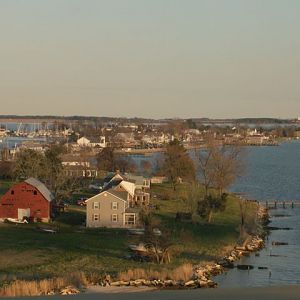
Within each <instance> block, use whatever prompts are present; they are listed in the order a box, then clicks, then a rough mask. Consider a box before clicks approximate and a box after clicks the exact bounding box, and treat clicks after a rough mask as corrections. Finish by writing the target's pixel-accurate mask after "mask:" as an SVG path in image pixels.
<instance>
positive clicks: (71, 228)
mask: <svg viewBox="0 0 300 300" xmlns="http://www.w3.org/2000/svg"><path fill="white" fill-rule="evenodd" d="M8 186H9V183H8V182H3V183H2V184H1V186H0V188H1V192H2V193H3V191H4V190H5V188H8ZM4 187H5V188H4ZM187 188H188V187H187V186H184V185H182V186H181V187H180V188H179V190H178V191H176V192H173V191H172V189H171V188H170V186H168V185H156V186H154V187H153V189H152V193H153V194H154V195H155V198H154V200H153V204H155V205H157V207H158V209H156V210H155V211H154V214H155V218H156V219H157V220H159V222H160V223H161V224H164V226H167V227H168V228H170V229H171V230H172V232H173V234H172V236H173V238H174V242H176V246H175V247H174V249H173V259H172V261H171V264H170V265H167V266H158V265H156V264H154V263H145V262H144V263H141V262H136V261H133V260H129V259H127V258H126V255H127V254H128V245H129V244H130V243H136V242H138V241H137V240H136V239H137V238H136V237H135V238H133V237H131V236H129V235H128V234H127V232H126V231H125V230H116V229H93V230H91V229H89V230H88V229H86V228H85V227H84V226H83V225H82V224H83V222H84V220H85V208H81V207H79V206H74V205H71V206H70V207H69V208H68V211H66V212H65V213H63V214H61V215H60V216H59V217H58V218H57V219H56V220H55V221H54V222H53V223H51V224H49V225H47V226H53V227H55V228H59V231H58V233H56V234H47V233H43V232H40V231H38V230H37V226H38V225H37V224H19V225H13V224H6V223H2V224H0V282H1V278H6V279H7V278H11V279H14V278H22V279H35V278H47V277H55V276H62V275H65V274H66V275H67V274H70V273H72V272H77V271H79V270H80V271H83V272H85V273H86V274H105V273H109V274H112V275H117V274H118V272H120V271H125V270H128V269H134V268H154V269H156V270H159V269H160V268H175V267H178V266H179V265H181V264H183V263H187V262H190V263H201V262H206V261H212V260H215V259H216V258H217V257H219V256H220V255H222V254H223V253H224V251H226V249H227V250H228V248H229V247H231V246H232V245H234V244H235V243H236V241H237V239H238V237H239V230H238V228H239V222H240V212H239V205H238V199H237V198H235V197H233V196H230V197H229V199H228V203H227V208H226V210H225V211H224V212H222V213H216V214H215V215H214V217H213V223H212V224H206V223H205V222H204V221H203V220H201V219H199V218H197V217H195V218H194V219H193V222H178V221H176V220H175V215H176V213H177V212H184V211H185V210H186V208H185V204H184V202H183V201H182V200H180V199H178V195H179V194H180V189H181V191H184V189H187ZM80 196H81V195H75V197H80ZM248 213H249V217H253V216H254V214H255V205H253V206H251V209H250V210H249V212H248ZM1 276H2V277H1Z"/></svg>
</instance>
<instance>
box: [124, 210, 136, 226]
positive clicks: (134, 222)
mask: <svg viewBox="0 0 300 300" xmlns="http://www.w3.org/2000/svg"><path fill="white" fill-rule="evenodd" d="M132 215H133V220H134V221H133V224H128V223H126V216H132ZM124 224H125V225H136V215H135V214H134V213H127V214H124Z"/></svg>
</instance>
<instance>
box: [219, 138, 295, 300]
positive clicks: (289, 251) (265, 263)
mask: <svg viewBox="0 0 300 300" xmlns="http://www.w3.org/2000/svg"><path fill="white" fill-rule="evenodd" d="M231 190H232V191H233V192H240V193H245V195H246V197H248V198H251V199H257V200H259V201H263V202H265V201H266V200H279V201H280V200H281V201H282V200H294V201H295V202H298V203H299V202H300V142H299V141H293V142H289V143H284V144H282V145H281V146H279V147H250V148H248V149H247V173H246V174H245V176H244V177H243V178H241V179H240V180H239V181H238V182H237V183H236V184H235V185H234V186H233V187H232V189H231ZM270 214H271V216H272V217H271V221H272V222H271V224H270V226H274V227H280V228H283V227H289V228H292V230H288V231H287V230H274V231H271V234H270V235H269V237H268V239H267V240H266V248H265V249H263V250H262V251H261V252H260V256H259V257H256V256H254V255H253V256H251V257H250V258H243V259H242V260H241V261H239V262H238V263H239V264H251V265H253V266H254V269H253V270H250V271H249V272H248V271H241V270H237V269H234V270H230V271H228V272H226V273H225V274H223V275H221V276H218V277H217V278H216V281H217V282H218V283H219V286H220V287H246V286H269V285H270V286H272V285H286V284H290V285H292V284H300V205H296V206H295V208H294V209H292V208H290V207H289V208H287V209H283V208H278V209H276V210H270ZM273 241H279V242H286V243H288V245H286V246H274V245H272V242H273ZM258 267H267V268H268V269H266V270H259V269H258ZM299 299H300V296H299Z"/></svg>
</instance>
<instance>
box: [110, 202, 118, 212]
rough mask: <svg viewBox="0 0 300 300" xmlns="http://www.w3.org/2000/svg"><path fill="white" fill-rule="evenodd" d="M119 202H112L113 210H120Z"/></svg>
mask: <svg viewBox="0 0 300 300" xmlns="http://www.w3.org/2000/svg"><path fill="white" fill-rule="evenodd" d="M115 204H116V206H115ZM118 206H119V205H118V202H113V203H112V204H111V209H112V210H118Z"/></svg>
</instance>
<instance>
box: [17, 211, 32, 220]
mask: <svg viewBox="0 0 300 300" xmlns="http://www.w3.org/2000/svg"><path fill="white" fill-rule="evenodd" d="M24 217H27V218H29V217H30V208H18V220H23V218H24Z"/></svg>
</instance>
